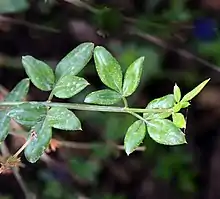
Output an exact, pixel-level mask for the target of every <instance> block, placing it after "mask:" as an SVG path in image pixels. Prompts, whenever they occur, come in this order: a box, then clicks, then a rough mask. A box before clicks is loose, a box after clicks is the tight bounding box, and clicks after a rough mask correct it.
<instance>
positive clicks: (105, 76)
mask: <svg viewBox="0 0 220 199" xmlns="http://www.w3.org/2000/svg"><path fill="white" fill-rule="evenodd" d="M94 60H95V65H96V70H97V72H98V75H99V77H100V79H101V81H102V82H103V83H104V84H105V85H106V86H108V87H109V88H112V89H113V90H116V91H118V92H121V90H122V71H121V67H120V65H119V63H118V62H117V60H116V59H115V58H114V57H113V56H112V55H111V53H110V52H108V51H107V50H106V49H105V48H104V47H102V46H97V47H95V50H94Z"/></svg>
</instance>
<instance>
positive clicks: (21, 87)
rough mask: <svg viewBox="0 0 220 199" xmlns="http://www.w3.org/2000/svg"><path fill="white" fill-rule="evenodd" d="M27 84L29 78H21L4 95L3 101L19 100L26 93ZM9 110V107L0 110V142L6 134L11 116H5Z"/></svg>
mask: <svg viewBox="0 0 220 199" xmlns="http://www.w3.org/2000/svg"><path fill="white" fill-rule="evenodd" d="M29 84H30V81H29V79H23V80H21V81H20V82H19V83H18V84H17V85H16V86H15V87H14V88H13V89H12V91H11V92H10V93H9V94H8V95H7V96H6V98H5V101H10V102H15V101H21V100H22V99H23V98H25V97H26V95H27V92H28V89H29ZM9 110H10V109H7V110H4V111H0V142H2V141H4V140H5V138H6V137H7V135H8V131H9V126H10V120H11V118H10V117H8V116H7V113H8V111H9Z"/></svg>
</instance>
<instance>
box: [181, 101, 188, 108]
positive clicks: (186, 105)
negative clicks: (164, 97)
mask: <svg viewBox="0 0 220 199" xmlns="http://www.w3.org/2000/svg"><path fill="white" fill-rule="evenodd" d="M180 104H181V107H182V108H187V107H188V106H190V103H189V102H180Z"/></svg>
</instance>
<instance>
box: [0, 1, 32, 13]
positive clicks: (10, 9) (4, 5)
mask: <svg viewBox="0 0 220 199" xmlns="http://www.w3.org/2000/svg"><path fill="white" fill-rule="evenodd" d="M28 7H29V5H28V2H27V0H19V1H18V0H1V1H0V14H6V13H14V12H21V11H24V10H26V9H28Z"/></svg>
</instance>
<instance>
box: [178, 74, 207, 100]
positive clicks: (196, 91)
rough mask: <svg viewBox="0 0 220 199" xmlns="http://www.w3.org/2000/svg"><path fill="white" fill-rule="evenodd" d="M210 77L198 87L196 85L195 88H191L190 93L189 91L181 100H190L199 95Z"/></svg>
mask: <svg viewBox="0 0 220 199" xmlns="http://www.w3.org/2000/svg"><path fill="white" fill-rule="evenodd" d="M209 80H210V78H209V79H207V80H205V81H203V82H202V83H201V84H199V85H198V86H197V87H195V88H194V89H193V90H191V91H190V92H189V93H187V94H186V95H185V96H184V97H183V99H182V100H181V102H188V101H190V100H191V99H193V98H194V97H195V96H196V95H198V94H199V93H200V92H201V90H202V89H203V88H204V87H205V85H206V84H207V83H208V82H209Z"/></svg>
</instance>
